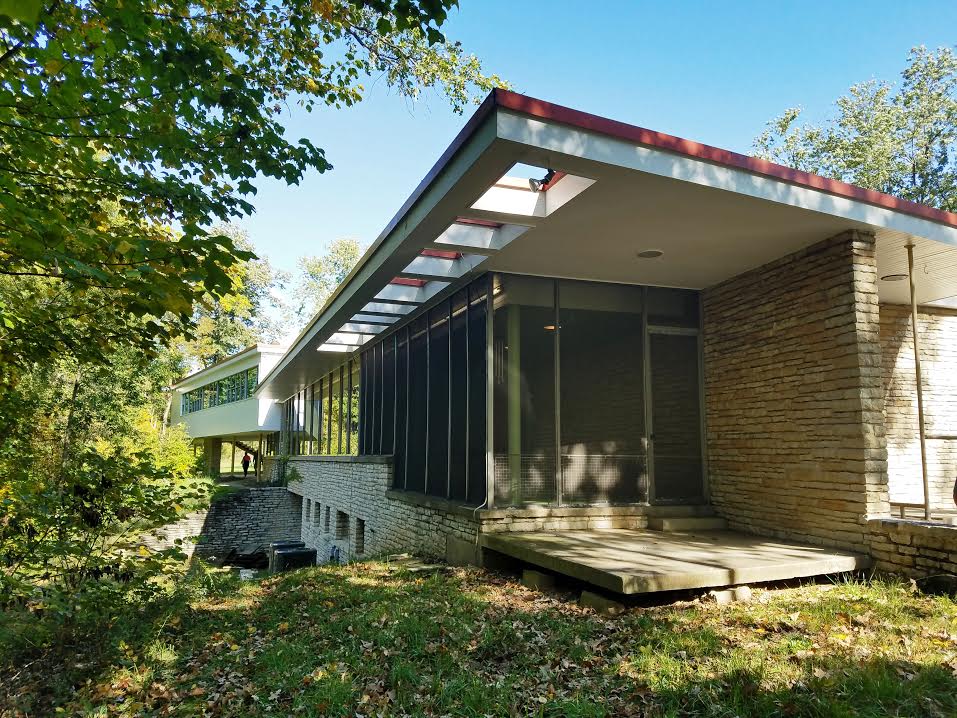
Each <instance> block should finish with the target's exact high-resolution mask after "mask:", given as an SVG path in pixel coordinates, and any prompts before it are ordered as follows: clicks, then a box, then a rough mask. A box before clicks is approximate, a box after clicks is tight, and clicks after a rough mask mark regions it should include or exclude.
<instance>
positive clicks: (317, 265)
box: [296, 237, 362, 320]
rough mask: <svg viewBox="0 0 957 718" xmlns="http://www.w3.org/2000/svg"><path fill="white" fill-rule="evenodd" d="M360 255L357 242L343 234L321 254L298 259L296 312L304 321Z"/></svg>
mask: <svg viewBox="0 0 957 718" xmlns="http://www.w3.org/2000/svg"><path fill="white" fill-rule="evenodd" d="M361 256H362V248H361V247H360V246H359V241H358V240H356V239H353V238H351V237H345V238H342V239H336V240H334V241H333V242H331V243H330V244H329V247H328V249H326V252H325V253H324V254H321V255H318V256H307V257H300V258H299V271H300V277H299V283H298V287H297V291H296V296H297V298H298V302H299V303H298V305H297V306H296V315H297V316H298V317H299V319H300V320H307V319H309V318H310V317H312V316H313V315H314V314H315V313H316V312H318V311H319V310H320V309H322V307H323V305H324V304H325V303H326V302H327V301H328V300H329V297H331V296H332V293H333V292H335V291H336V287H338V286H339V285H340V284H342V282H343V281H345V278H346V277H347V276H349V272H351V271H352V268H353V267H355V266H356V263H358V261H359V258H360V257H361Z"/></svg>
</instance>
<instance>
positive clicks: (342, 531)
mask: <svg viewBox="0 0 957 718" xmlns="http://www.w3.org/2000/svg"><path fill="white" fill-rule="evenodd" d="M347 538H349V514H347V513H346V512H345V511H336V540H338V541H341V540H343V539H347Z"/></svg>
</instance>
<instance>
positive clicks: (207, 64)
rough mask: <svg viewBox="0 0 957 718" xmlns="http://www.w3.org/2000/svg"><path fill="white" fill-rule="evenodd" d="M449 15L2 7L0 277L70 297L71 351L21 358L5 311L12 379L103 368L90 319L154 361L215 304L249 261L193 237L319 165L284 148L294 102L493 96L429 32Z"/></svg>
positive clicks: (215, 1) (58, 0)
mask: <svg viewBox="0 0 957 718" xmlns="http://www.w3.org/2000/svg"><path fill="white" fill-rule="evenodd" d="M454 5H455V0H47V1H46V2H41V3H37V2H26V3H4V4H3V6H2V8H0V229H2V236H0V273H3V274H5V275H7V276H10V277H13V278H17V279H27V278H35V277H40V278H47V279H50V280H51V281H52V282H54V286H53V288H51V289H50V290H49V291H50V292H52V293H54V294H57V295H60V294H63V295H70V296H71V297H73V298H77V301H76V306H69V305H64V306H63V307H62V309H63V310H64V311H65V314H63V317H64V319H65V322H64V324H66V325H67V326H68V327H69V331H71V332H72V333H73V335H72V336H63V334H64V332H63V331H61V326H60V325H59V324H57V323H53V324H49V325H47V326H46V331H47V332H48V333H49V334H50V335H51V338H50V339H49V340H44V341H41V342H39V343H37V344H36V345H34V344H32V343H30V342H29V341H21V340H19V339H18V337H17V335H19V336H20V337H21V338H22V336H24V335H26V334H27V333H28V332H30V331H31V324H30V317H24V316H23V315H22V313H21V312H20V309H19V307H18V306H17V305H16V304H14V303H11V301H10V300H9V298H8V297H0V332H2V334H0V365H2V366H3V371H5V372H6V373H7V380H8V381H10V380H11V377H10V372H12V371H13V370H14V369H16V368H18V367H23V366H26V365H28V364H29V363H30V361H32V360H34V359H37V358H40V357H42V356H45V355H44V354H42V353H41V352H43V351H48V350H50V349H51V348H54V347H57V346H59V347H67V348H69V350H70V351H73V352H82V353H83V356H84V357H86V358H96V357H100V358H102V357H103V356H105V355H106V354H108V353H109V352H110V351H111V350H112V348H113V346H115V345H111V344H110V343H109V342H107V341H105V340H103V339H102V338H101V337H100V335H99V333H98V331H97V324H98V323H99V317H98V314H99V313H102V312H110V313H114V314H120V315H123V316H129V317H132V318H133V321H130V322H129V323H128V324H127V326H125V327H124V328H123V331H122V333H121V336H122V338H123V339H124V340H125V341H127V342H129V343H131V344H134V345H137V346H139V347H141V348H142V349H144V350H152V349H154V348H155V347H156V344H155V340H157V339H159V340H160V341H169V340H170V338H172V337H174V336H176V335H177V334H178V333H180V332H182V330H183V327H184V326H188V325H189V322H190V319H191V318H192V315H193V306H194V303H195V302H197V301H201V300H202V299H203V297H204V296H205V295H213V296H223V295H225V294H227V293H228V292H229V291H230V289H231V277H230V273H229V269H230V267H232V266H233V265H234V264H235V263H236V262H237V261H241V260H243V259H248V258H249V256H250V255H249V254H248V253H247V252H245V251H243V250H242V249H241V248H239V247H238V246H237V245H236V244H235V242H233V241H232V240H231V239H230V238H228V237H226V236H223V235H217V234H216V233H214V232H210V231H207V230H206V229H204V228H206V227H210V226H213V225H215V224H216V223H224V222H228V221H230V220H231V219H235V218H238V217H241V216H243V215H245V214H248V213H249V212H251V211H252V209H253V206H252V204H251V198H252V196H253V195H254V194H255V191H256V190H255V185H254V182H255V180H256V178H257V177H258V176H260V175H261V176H265V177H272V178H278V179H281V180H283V181H285V182H288V183H296V182H298V181H299V180H300V179H301V178H302V176H303V174H304V173H305V172H306V171H307V170H309V169H314V170H318V171H320V172H321V171H325V170H327V169H329V163H328V162H327V161H326V159H325V157H324V155H323V151H322V149H321V148H319V147H316V146H315V145H314V144H313V143H312V142H310V141H309V140H308V139H298V140H290V139H287V138H286V136H285V133H284V128H283V126H282V124H281V122H280V120H281V114H282V112H283V111H284V109H285V108H286V106H287V105H288V104H289V103H295V104H298V105H300V106H302V107H304V108H305V109H306V110H308V111H311V110H312V109H314V108H315V107H317V106H328V107H343V106H347V105H352V104H354V103H356V102H358V101H359V100H360V99H361V98H362V94H363V89H364V88H363V84H362V80H363V78H365V77H369V76H384V78H385V81H386V82H387V83H388V84H389V85H390V86H392V87H394V88H396V89H397V90H398V91H399V92H400V93H401V94H403V95H405V96H407V97H412V98H414V97H416V96H417V95H418V93H419V92H420V90H421V88H423V87H434V88H437V89H438V90H439V91H441V92H443V93H444V94H445V95H446V96H447V97H448V98H449V100H450V101H451V103H452V105H453V107H455V108H456V109H458V110H461V109H462V107H463V106H464V104H466V103H467V102H468V101H469V100H470V99H471V98H472V96H473V92H475V91H476V90H477V91H480V92H484V91H486V90H488V89H489V88H491V87H492V86H495V85H498V84H500V80H499V79H498V78H497V77H495V76H491V77H489V76H486V75H484V74H483V73H482V71H481V67H480V65H479V63H478V61H477V60H476V59H475V58H474V57H472V56H471V55H467V54H465V53H463V52H462V50H461V48H460V46H459V45H458V44H456V43H452V42H448V41H446V40H445V38H444V37H443V36H442V35H441V33H440V31H439V29H438V28H439V26H440V25H441V24H442V23H443V22H444V20H445V19H446V15H447V12H448V10H449V9H450V8H451V7H453V6H454ZM57 285H61V286H57ZM31 286H32V285H31ZM92 290H99V291H98V292H96V293H93V292H92ZM94 301H97V302H99V304H98V305H96V306H93V305H92V302H94ZM144 318H145V319H146V320H145V321H140V320H141V319H144ZM156 318H162V319H156ZM174 319H175V320H176V321H173V320H174ZM57 335H59V336H57ZM75 337H80V338H81V339H80V340H79V341H76V340H75Z"/></svg>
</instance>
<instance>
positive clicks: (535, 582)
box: [522, 569, 555, 591]
mask: <svg viewBox="0 0 957 718" xmlns="http://www.w3.org/2000/svg"><path fill="white" fill-rule="evenodd" d="M522 583H523V584H524V585H525V586H526V587H527V588H531V589H533V590H535V591H551V590H552V589H553V588H555V577H554V576H552V575H551V574H550V573H542V572H541V571H533V570H532V569H525V570H524V571H522Z"/></svg>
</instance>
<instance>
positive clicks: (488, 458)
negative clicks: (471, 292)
mask: <svg viewBox="0 0 957 718" xmlns="http://www.w3.org/2000/svg"><path fill="white" fill-rule="evenodd" d="M493 280H494V277H493V276H492V275H489V278H488V282H486V285H485V506H486V507H487V508H490V509H491V508H493V507H494V506H495V413H494V412H495V346H494V344H495V338H494V333H493V326H492V318H493V312H494V310H495V298H494V297H493V296H492V290H493V288H494V286H493Z"/></svg>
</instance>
